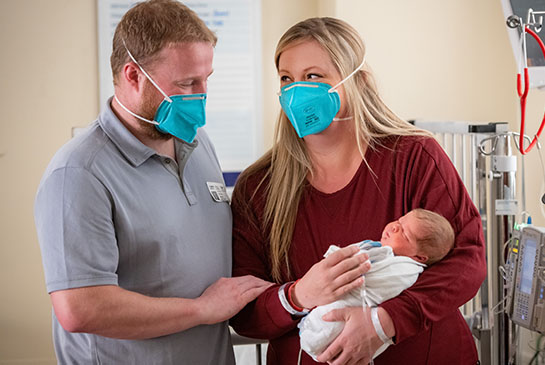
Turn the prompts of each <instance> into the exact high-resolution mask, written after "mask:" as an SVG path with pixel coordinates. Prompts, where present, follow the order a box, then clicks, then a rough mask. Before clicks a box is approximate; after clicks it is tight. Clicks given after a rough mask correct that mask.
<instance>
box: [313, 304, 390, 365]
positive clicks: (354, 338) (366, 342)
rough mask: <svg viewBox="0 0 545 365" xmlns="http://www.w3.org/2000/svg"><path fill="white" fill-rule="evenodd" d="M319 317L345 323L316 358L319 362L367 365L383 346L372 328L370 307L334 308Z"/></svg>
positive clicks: (333, 364) (334, 364)
mask: <svg viewBox="0 0 545 365" xmlns="http://www.w3.org/2000/svg"><path fill="white" fill-rule="evenodd" d="M384 313H386V311H384ZM386 316H388V314H387V313H386ZM322 318H323V320H324V321H330V322H334V321H342V322H345V324H344V329H343V331H342V332H341V333H340V334H339V336H338V337H337V338H336V339H335V340H334V341H333V342H332V343H331V344H330V345H329V346H328V348H327V349H325V351H324V352H322V353H321V354H320V356H318V358H317V360H318V361H319V362H327V363H328V364H330V365H352V364H368V363H369V362H370V361H371V359H372V358H373V355H374V354H375V352H376V351H377V350H378V348H379V347H380V346H382V344H383V342H382V341H381V340H380V338H379V337H378V336H377V334H376V332H375V329H374V327H373V323H372V321H371V311H370V308H369V307H347V308H342V309H335V310H332V311H331V312H329V313H327V314H326V315H324V316H323V317H322ZM388 319H389V316H388ZM390 321H391V320H390ZM392 326H393V325H392Z"/></svg>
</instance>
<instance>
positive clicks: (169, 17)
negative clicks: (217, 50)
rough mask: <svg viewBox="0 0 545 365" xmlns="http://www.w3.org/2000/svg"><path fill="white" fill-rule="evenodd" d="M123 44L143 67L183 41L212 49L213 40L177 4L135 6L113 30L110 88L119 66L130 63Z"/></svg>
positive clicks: (170, 0)
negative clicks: (206, 45)
mask: <svg viewBox="0 0 545 365" xmlns="http://www.w3.org/2000/svg"><path fill="white" fill-rule="evenodd" d="M123 42H125V45H126V47H127V48H128V50H129V51H130V52H131V54H132V55H133V57H134V58H135V59H136V60H137V61H138V63H139V64H140V66H142V67H143V68H145V65H147V64H150V63H152V62H154V61H156V59H157V55H158V53H159V52H160V51H161V50H162V49H163V48H164V47H168V46H169V45H171V44H176V43H184V42H208V43H210V44H212V46H215V45H216V42H217V37H216V35H215V34H214V33H213V32H212V31H211V30H210V29H209V28H208V27H207V26H206V24H204V22H203V21H202V20H201V19H200V18H199V17H198V16H197V14H195V12H194V11H193V10H191V9H189V8H188V7H187V6H185V5H184V4H182V3H180V2H179V1H176V0H150V1H145V2H141V3H138V4H136V5H135V6H134V7H132V8H131V9H130V10H129V11H128V12H127V13H125V15H124V16H123V18H121V21H120V22H119V24H118V25H117V27H116V29H115V33H114V39H113V44H112V55H111V57H110V65H111V67H112V76H113V79H114V85H115V84H116V78H117V75H118V74H119V72H120V71H121V69H122V67H123V65H125V64H126V63H127V62H129V61H130V57H129V55H128V53H127V50H126V49H125V45H124V44H123Z"/></svg>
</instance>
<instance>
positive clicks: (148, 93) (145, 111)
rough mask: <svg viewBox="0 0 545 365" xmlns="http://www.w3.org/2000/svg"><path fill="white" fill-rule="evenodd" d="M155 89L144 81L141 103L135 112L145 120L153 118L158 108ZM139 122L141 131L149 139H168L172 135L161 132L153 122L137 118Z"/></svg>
mask: <svg viewBox="0 0 545 365" xmlns="http://www.w3.org/2000/svg"><path fill="white" fill-rule="evenodd" d="M156 93H157V90H156V89H155V87H154V86H153V85H152V84H151V83H150V82H146V83H145V84H144V90H143V94H142V103H141V104H140V106H139V107H138V108H137V110H136V114H137V115H140V116H141V117H143V118H146V119H147V120H154V117H155V113H156V111H157V108H159V105H160V104H159V105H158V104H157V102H156V101H155V100H156V97H154V95H156ZM137 120H138V122H139V123H140V127H141V129H140V130H141V131H142V132H144V133H145V134H146V136H148V137H149V138H151V139H154V140H169V139H171V138H172V135H170V134H168V133H161V132H159V131H158V130H157V128H156V127H155V124H152V123H148V122H144V121H143V120H140V119H137Z"/></svg>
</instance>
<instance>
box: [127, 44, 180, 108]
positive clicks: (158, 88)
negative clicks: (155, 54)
mask: <svg viewBox="0 0 545 365" xmlns="http://www.w3.org/2000/svg"><path fill="white" fill-rule="evenodd" d="M122 41H123V46H124V47H125V49H126V50H127V53H128V54H129V57H130V58H131V60H132V62H134V63H135V64H136V66H138V68H139V69H140V71H142V73H143V74H144V75H146V77H147V78H148V80H149V81H150V82H151V83H152V84H153V86H155V88H156V89H157V90H159V92H160V93H161V94H163V96H164V97H165V99H166V100H167V101H168V102H169V103H172V99H170V98H169V97H168V95H167V94H166V93H165V92H164V91H163V90H162V89H161V88H160V87H159V85H157V83H156V82H155V81H153V79H152V78H151V76H150V75H148V73H147V72H146V71H145V70H144V69H143V68H142V66H140V64H139V63H138V61H136V59H135V58H134V57H133V56H132V53H131V51H129V49H128V48H127V44H126V43H125V40H124V39H122Z"/></svg>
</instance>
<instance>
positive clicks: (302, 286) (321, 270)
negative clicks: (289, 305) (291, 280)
mask: <svg viewBox="0 0 545 365" xmlns="http://www.w3.org/2000/svg"><path fill="white" fill-rule="evenodd" d="M359 252H360V250H359V248H358V247H356V246H348V247H345V248H342V249H340V250H338V251H336V252H334V253H332V254H331V255H329V256H327V257H326V258H325V259H323V260H322V261H320V262H318V263H316V264H314V265H313V266H312V267H311V268H310V270H309V271H308V272H307V273H306V274H305V276H303V277H302V278H301V280H299V281H298V282H297V285H296V286H295V287H294V288H293V292H292V297H291V299H292V300H293V302H294V304H295V305H297V306H299V307H301V308H314V307H316V306H318V305H323V304H328V303H331V302H334V301H335V300H337V299H339V298H341V297H342V296H343V295H344V294H346V293H348V292H349V291H350V290H352V289H354V288H357V287H359V286H361V285H362V284H363V282H364V279H363V277H362V275H363V274H365V273H366V272H367V271H368V270H369V269H370V268H371V264H370V263H369V261H368V258H369V257H368V256H367V254H359Z"/></svg>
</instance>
